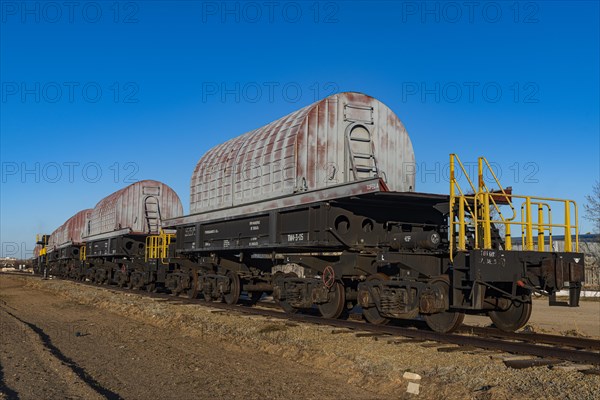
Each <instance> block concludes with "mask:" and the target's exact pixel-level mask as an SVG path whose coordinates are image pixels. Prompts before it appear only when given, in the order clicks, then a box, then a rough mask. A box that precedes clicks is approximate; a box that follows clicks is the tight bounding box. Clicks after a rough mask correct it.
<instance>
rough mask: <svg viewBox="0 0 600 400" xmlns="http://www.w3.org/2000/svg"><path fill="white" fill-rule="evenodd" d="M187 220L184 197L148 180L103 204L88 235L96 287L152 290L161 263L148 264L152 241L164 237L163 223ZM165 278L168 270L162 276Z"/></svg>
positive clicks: (90, 222) (88, 264)
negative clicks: (112, 285) (152, 237)
mask: <svg viewBox="0 0 600 400" xmlns="http://www.w3.org/2000/svg"><path fill="white" fill-rule="evenodd" d="M182 214H183V207H182V205H181V200H180V199H179V196H178V195H177V193H175V191H174V190H173V189H171V188H170V187H169V186H167V185H166V184H164V183H162V182H158V181H155V180H143V181H139V182H136V183H133V184H131V185H129V186H127V187H125V188H123V189H121V190H118V191H116V192H114V193H112V194H111V195H109V196H107V197H105V198H104V199H102V200H100V201H99V202H98V204H96V206H95V207H94V208H93V209H92V211H91V213H90V215H89V218H88V219H87V220H86V226H85V229H84V233H83V240H84V241H85V248H84V252H85V254H84V257H83V258H84V260H85V264H86V278H87V279H89V280H91V281H92V282H97V283H117V284H119V285H121V286H125V285H127V286H130V287H134V288H141V287H144V286H145V285H146V284H147V285H148V287H150V285H151V282H154V281H155V279H156V278H155V276H156V274H157V269H156V268H154V267H155V266H156V262H149V263H146V260H145V247H146V239H147V237H148V236H149V235H152V234H157V233H159V230H160V227H161V223H162V220H163V219H166V218H174V217H178V216H181V215H182ZM161 271H162V272H161V273H162V274H163V275H164V273H165V272H164V269H162V270H161Z"/></svg>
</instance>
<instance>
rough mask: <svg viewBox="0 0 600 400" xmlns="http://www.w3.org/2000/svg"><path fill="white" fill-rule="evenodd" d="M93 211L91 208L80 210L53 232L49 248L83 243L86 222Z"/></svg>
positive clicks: (49, 240)
mask: <svg viewBox="0 0 600 400" xmlns="http://www.w3.org/2000/svg"><path fill="white" fill-rule="evenodd" d="M91 213H92V209H91V208H90V209H87V210H82V211H79V212H78V213H77V214H75V215H73V216H72V217H71V218H69V219H68V220H67V221H66V222H65V223H64V224H62V225H61V226H59V227H58V228H57V229H56V230H55V231H54V232H52V234H51V235H50V237H49V238H48V250H49V251H51V250H54V249H56V248H60V247H63V246H66V245H70V244H73V245H79V244H81V243H82V236H83V232H84V228H85V224H86V221H87V219H88V218H89V217H90V215H91Z"/></svg>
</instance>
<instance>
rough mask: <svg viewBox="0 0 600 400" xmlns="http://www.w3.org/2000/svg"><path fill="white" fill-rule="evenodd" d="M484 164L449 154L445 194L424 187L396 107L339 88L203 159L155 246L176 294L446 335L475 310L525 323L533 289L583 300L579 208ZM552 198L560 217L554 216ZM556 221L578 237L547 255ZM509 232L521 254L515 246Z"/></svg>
mask: <svg viewBox="0 0 600 400" xmlns="http://www.w3.org/2000/svg"><path fill="white" fill-rule="evenodd" d="M478 163H479V170H478V176H477V177H475V179H470V178H469V176H468V174H467V171H466V169H465V168H464V166H463V164H462V163H461V162H460V160H459V159H458V157H457V156H455V155H451V158H450V169H451V171H450V172H451V177H450V193H449V194H448V195H438V194H429V193H419V192H416V191H415V180H414V173H413V172H414V168H413V167H414V154H413V149H412V144H411V142H410V139H409V137H408V135H407V133H406V130H405V128H404V126H403V125H402V123H401V122H400V120H399V119H398V117H397V116H396V115H395V114H394V113H393V112H392V111H391V110H390V109H389V108H388V107H387V106H385V105H384V104H383V103H381V102H379V101H378V100H376V99H374V98H372V97H369V96H366V95H364V94H360V93H340V94H337V95H333V96H330V97H328V98H326V99H323V100H321V101H318V102H316V103H314V104H311V105H309V106H307V107H305V108H303V109H301V110H299V111H296V112H294V113H292V114H289V115H287V116H285V117H283V118H281V119H279V120H277V121H274V122H272V123H270V124H268V125H266V126H264V127H262V128H259V129H256V130H254V131H251V132H248V133H246V134H244V135H242V136H239V137H237V138H235V139H232V140H230V141H228V142H225V143H223V144H222V145H220V146H217V147H215V148H214V149H212V150H210V151H209V152H208V153H207V154H206V155H204V156H203V157H202V158H201V159H200V161H199V162H198V164H197V166H196V169H195V171H194V173H193V176H192V179H191V188H190V190H191V198H190V210H191V214H190V215H188V216H183V217H179V218H173V219H168V220H165V221H164V222H163V227H164V228H168V229H172V230H174V231H175V232H176V233H175V234H167V233H164V232H163V233H162V234H160V235H156V236H154V238H153V240H152V245H151V246H149V247H148V248H147V251H148V253H147V256H148V258H150V259H153V260H155V261H156V262H157V264H164V265H168V269H167V271H168V272H167V277H166V278H165V282H166V285H167V287H168V288H169V289H170V290H171V291H172V292H174V293H176V294H179V293H182V292H185V293H187V295H188V296H189V297H192V298H194V297H197V296H199V295H201V296H202V297H204V298H205V299H207V300H211V301H215V300H224V301H225V302H227V303H235V302H237V301H238V299H239V297H240V293H242V292H246V293H247V294H248V295H249V296H250V298H252V299H253V300H257V299H258V298H259V297H260V296H261V294H262V293H263V292H268V293H272V294H273V296H274V298H275V299H276V300H277V301H278V302H279V304H280V305H281V306H282V308H283V309H284V310H286V311H287V312H297V311H300V310H303V309H308V308H313V307H316V308H318V309H319V310H320V312H321V314H322V315H323V316H325V317H328V318H337V317H340V316H341V315H342V314H344V313H345V312H346V311H348V310H349V309H351V308H354V307H360V308H361V309H362V312H363V314H364V317H365V318H366V319H367V320H368V321H370V322H372V323H376V324H383V323H387V322H388V321H390V320H391V319H415V318H421V319H424V320H425V322H426V323H427V324H428V325H429V327H430V328H431V329H433V330H436V331H441V332H447V331H451V330H453V329H456V328H457V327H458V326H459V325H460V324H461V322H462V320H463V318H464V314H465V313H481V314H487V315H489V316H490V318H491V319H492V321H493V322H494V323H495V325H496V326H497V327H499V328H500V329H503V330H509V331H511V330H516V329H518V328H520V327H522V326H523V325H524V324H525V323H526V322H527V320H528V319H529V316H530V314H531V295H532V293H534V292H537V293H542V294H552V293H554V292H556V291H557V290H560V289H561V288H563V287H568V288H569V289H570V290H571V296H570V304H571V305H573V306H575V305H577V304H578V293H579V290H580V287H581V282H582V281H583V279H584V277H583V256H582V254H581V253H578V248H577V233H578V232H577V222H576V219H577V216H576V207H575V204H574V203H573V202H570V201H568V200H560V199H546V198H533V197H529V196H519V195H516V194H513V193H512V192H511V191H510V190H505V189H503V188H502V187H501V185H500V183H499V182H498V181H497V180H496V181H495V182H494V183H496V184H497V185H496V186H497V188H496V189H490V188H488V186H487V184H486V181H485V179H484V175H483V174H484V170H486V168H487V167H489V164H488V163H487V161H486V160H485V159H483V158H480V159H479V160H478ZM407 167H408V168H407ZM461 171H462V172H463V173H464V174H463V175H464V176H462V184H463V185H464V184H465V181H466V184H467V187H466V188H467V189H466V190H463V189H462V188H461V187H460V183H461V179H459V178H461V177H459V173H460V172H461ZM486 172H490V173H492V175H493V171H491V169H488V171H486ZM494 179H495V176H494ZM473 182H477V185H474V184H473ZM552 201H555V202H557V203H558V205H559V206H562V207H563V208H564V210H563V211H564V216H565V221H564V224H556V223H554V224H553V223H552V222H551V221H552V219H551V218H550V215H548V214H549V213H550V206H549V204H548V203H550V202H552ZM546 206H548V208H547V213H546V211H545V208H544V207H546ZM519 207H520V208H521V214H520V216H519V215H518V209H519ZM501 208H508V209H509V214H510V210H512V212H513V214H512V215H504V214H503V213H502V212H501ZM554 210H556V207H555V208H554ZM494 212H496V213H494ZM493 215H497V217H492V216H493ZM556 229H562V230H563V233H564V234H565V237H569V245H568V247H566V249H565V251H564V252H548V251H544V250H543V249H544V243H545V241H546V240H548V239H549V235H551V233H552V231H553V230H556ZM501 230H504V234H502V233H501ZM513 230H518V231H522V232H523V234H522V237H523V243H524V245H525V249H526V250H524V251H516V250H512V248H511V245H510V236H511V233H512V231H513ZM534 241H537V244H536V243H535V242H534Z"/></svg>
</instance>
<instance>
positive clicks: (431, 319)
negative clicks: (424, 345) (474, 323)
mask: <svg viewBox="0 0 600 400" xmlns="http://www.w3.org/2000/svg"><path fill="white" fill-rule="evenodd" d="M424 318H425V323H427V326H428V327H429V328H430V329H431V330H432V331H435V332H440V333H448V332H453V331H455V330H456V329H458V327H459V326H461V325H462V323H463V321H464V319H465V313H462V312H456V311H444V312H441V313H436V314H431V315H425V317H424Z"/></svg>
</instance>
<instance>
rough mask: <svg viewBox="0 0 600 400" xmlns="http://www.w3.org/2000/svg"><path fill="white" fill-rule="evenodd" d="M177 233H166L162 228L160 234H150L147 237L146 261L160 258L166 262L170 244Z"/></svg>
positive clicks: (163, 262)
mask: <svg viewBox="0 0 600 400" xmlns="http://www.w3.org/2000/svg"><path fill="white" fill-rule="evenodd" d="M173 238H175V234H173V233H166V232H165V231H163V230H161V231H160V233H159V234H158V235H150V236H147V237H146V261H148V260H160V262H161V263H162V264H166V262H165V258H167V256H168V252H169V245H170V244H171V242H172V240H173Z"/></svg>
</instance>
